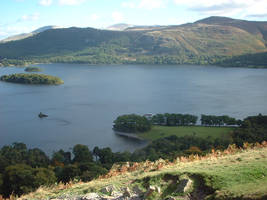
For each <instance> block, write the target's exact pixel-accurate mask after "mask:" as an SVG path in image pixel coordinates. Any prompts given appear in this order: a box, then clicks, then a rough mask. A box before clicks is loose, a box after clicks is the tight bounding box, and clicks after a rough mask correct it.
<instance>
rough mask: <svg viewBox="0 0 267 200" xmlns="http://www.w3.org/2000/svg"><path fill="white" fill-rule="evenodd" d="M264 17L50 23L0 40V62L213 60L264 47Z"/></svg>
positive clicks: (253, 51)
mask: <svg viewBox="0 0 267 200" xmlns="http://www.w3.org/2000/svg"><path fill="white" fill-rule="evenodd" d="M266 37H267V22H250V21H244V20H235V19H230V18H222V17H211V18H207V19H204V20H200V21H197V22H195V23H191V24H185V25H180V26H155V27H132V28H129V29H126V30H125V31H108V30H97V29H93V28H74V27H73V28H66V29H52V30H47V31H44V32H41V33H39V34H36V35H34V36H32V37H29V38H26V39H22V40H17V41H12V42H6V43H3V44H0V63H2V65H7V64H9V63H14V61H12V60H11V59H15V60H20V62H21V61H24V62H26V61H28V62H68V63H92V64H95V63H96V64H99V63H144V64H146V63H151V64H184V63H189V64H214V63H218V62H219V61H221V60H223V59H225V58H228V57H231V56H240V55H244V54H254V53H260V52H265V51H267V48H266Z"/></svg>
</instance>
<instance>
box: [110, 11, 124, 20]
mask: <svg viewBox="0 0 267 200" xmlns="http://www.w3.org/2000/svg"><path fill="white" fill-rule="evenodd" d="M111 17H112V19H113V21H114V22H122V20H123V19H124V17H123V14H122V13H120V12H117V11H115V12H113V13H112V14H111Z"/></svg>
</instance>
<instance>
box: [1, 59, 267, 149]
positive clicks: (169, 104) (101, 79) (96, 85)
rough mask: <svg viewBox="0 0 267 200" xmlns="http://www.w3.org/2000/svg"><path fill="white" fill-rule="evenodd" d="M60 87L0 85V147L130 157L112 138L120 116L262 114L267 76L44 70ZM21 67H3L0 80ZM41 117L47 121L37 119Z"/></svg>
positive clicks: (129, 145) (192, 70)
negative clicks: (78, 148) (99, 150)
mask: <svg viewBox="0 0 267 200" xmlns="http://www.w3.org/2000/svg"><path fill="white" fill-rule="evenodd" d="M40 67H42V68H43V69H44V71H43V72H44V73H46V74H50V75H55V76H59V77H61V78H62V79H63V80H64V82H65V84H64V85H60V86H36V85H35V86H32V85H20V84H12V83H5V82H0V127H1V131H0V146H3V145H4V144H11V143H12V142H24V143H26V144H27V145H29V146H30V147H40V148H41V149H43V150H45V151H46V152H48V153H51V152H52V151H53V150H58V149H60V148H63V149H65V150H68V149H69V148H71V147H72V146H73V145H75V144H86V145H88V146H89V147H90V148H91V149H92V148H93V147H95V146H99V147H111V148H112V149H113V151H124V150H128V151H133V150H135V149H137V148H140V147H143V146H144V145H145V143H144V142H137V141H133V140H130V139H128V138H123V137H119V136H117V135H116V134H114V133H113V131H112V125H113V121H114V119H116V117H117V116H118V115H122V114H129V113H137V114H145V113H166V112H169V113H190V114H196V115H200V114H215V115H216V114H220V115H221V114H227V115H230V116H233V117H236V118H243V117H245V116H248V115H255V114H258V113H262V114H267V87H266V85H267V70H264V69H246V68H243V69H240V68H220V67H210V66H206V67H202V66H185V65H182V66H164V65H161V66H153V65H151V66H142V65H139V66H133V65H132V66H128V65H112V66H93V65H92V66H87V65H67V64H50V65H41V66H40ZM18 72H23V68H14V67H13V68H0V75H3V74H10V73H18ZM40 112H43V113H45V114H47V115H48V118H45V119H39V117H38V113H40Z"/></svg>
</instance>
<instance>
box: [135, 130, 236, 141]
mask: <svg viewBox="0 0 267 200" xmlns="http://www.w3.org/2000/svg"><path fill="white" fill-rule="evenodd" d="M233 130H234V128H231V127H204V126H152V128H151V130H150V131H148V132H145V133H139V134H138V136H139V137H141V138H143V139H146V140H152V141H153V140H157V139H160V138H164V137H168V136H171V135H176V136H178V137H182V136H186V135H195V136H197V137H201V138H207V137H211V138H213V139H216V138H224V139H227V138H230V133H231V132H232V131H233Z"/></svg>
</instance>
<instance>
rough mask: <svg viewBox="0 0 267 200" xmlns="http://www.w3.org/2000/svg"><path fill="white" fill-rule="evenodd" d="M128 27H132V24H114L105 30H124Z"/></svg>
mask: <svg viewBox="0 0 267 200" xmlns="http://www.w3.org/2000/svg"><path fill="white" fill-rule="evenodd" d="M129 27H134V25H131V24H124V23H121V24H114V25H112V26H109V27H107V30H111V31H124V30H125V29H127V28H129Z"/></svg>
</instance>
